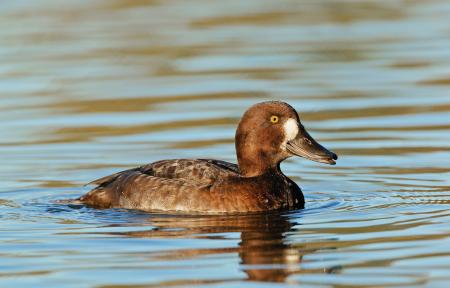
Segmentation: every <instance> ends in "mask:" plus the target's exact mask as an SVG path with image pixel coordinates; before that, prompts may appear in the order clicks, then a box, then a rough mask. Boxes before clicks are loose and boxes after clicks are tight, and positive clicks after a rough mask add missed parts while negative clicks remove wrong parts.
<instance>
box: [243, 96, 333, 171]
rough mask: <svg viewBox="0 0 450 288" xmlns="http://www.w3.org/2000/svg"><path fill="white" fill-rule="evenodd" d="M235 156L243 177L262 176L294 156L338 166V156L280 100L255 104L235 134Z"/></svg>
mask: <svg viewBox="0 0 450 288" xmlns="http://www.w3.org/2000/svg"><path fill="white" fill-rule="evenodd" d="M236 153H237V158H238V163H239V168H240V170H241V173H242V175H244V176H248V177H251V176H256V175H261V174H263V173H265V172H267V171H269V170H271V169H273V168H276V167H278V165H279V163H280V162H281V161H283V160H284V159H286V158H288V157H291V156H300V157H304V158H307V159H310V160H313V161H317V162H321V163H327V164H331V165H334V164H336V162H335V160H337V155H336V154H335V153H333V152H331V151H329V150H327V149H326V148H325V147H323V146H322V145H320V144H319V143H317V142H316V140H314V139H313V138H312V137H311V136H310V135H309V134H308V132H306V130H305V128H304V127H303V125H302V124H301V122H300V119H299V117H298V114H297V112H296V111H295V109H294V108H292V106H290V105H289V104H287V103H285V102H281V101H268V102H262V103H258V104H255V105H253V106H252V107H250V108H249V109H248V110H247V111H246V112H245V113H244V115H243V116H242V119H241V121H240V122H239V125H238V128H237V131H236Z"/></svg>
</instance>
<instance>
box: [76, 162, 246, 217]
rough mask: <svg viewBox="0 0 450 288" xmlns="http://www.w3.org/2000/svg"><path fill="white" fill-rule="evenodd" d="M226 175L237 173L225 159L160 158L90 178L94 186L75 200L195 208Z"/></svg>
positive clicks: (139, 206) (154, 207)
mask: <svg viewBox="0 0 450 288" xmlns="http://www.w3.org/2000/svg"><path fill="white" fill-rule="evenodd" d="M230 177H239V168H238V166H237V165H235V164H232V163H228V162H225V161H219V160H210V159H195V160H194V159H175V160H163V161H158V162H154V163H151V164H147V165H144V166H140V167H137V168H134V169H129V170H125V171H121V172H118V173H115V174H112V175H110V176H106V177H103V178H100V179H97V180H95V181H92V182H91V183H89V184H95V185H97V187H96V188H94V189H93V190H91V191H90V192H89V193H87V194H86V195H84V196H82V197H80V199H79V200H80V201H82V202H83V203H86V204H88V205H90V206H94V207H101V208H111V207H122V208H131V209H141V210H199V209H198V208H199V207H198V206H201V205H204V201H202V199H203V200H206V199H205V198H209V197H208V195H207V194H208V193H210V189H208V188H209V187H211V186H212V185H214V184H215V183H217V182H220V181H224V180H225V179H229V178H230ZM196 208H197V209H196ZM200 210H203V209H200Z"/></svg>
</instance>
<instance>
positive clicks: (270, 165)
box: [237, 151, 280, 177]
mask: <svg viewBox="0 0 450 288" xmlns="http://www.w3.org/2000/svg"><path fill="white" fill-rule="evenodd" d="M237 159H238V165H239V170H240V172H241V175H242V176H244V177H255V176H260V175H265V174H268V173H273V174H277V173H279V172H280V163H279V162H274V161H273V158H272V157H269V156H267V155H265V154H264V153H258V155H253V154H245V152H244V151H241V152H237Z"/></svg>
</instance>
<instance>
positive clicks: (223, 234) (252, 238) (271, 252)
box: [120, 214, 302, 282]
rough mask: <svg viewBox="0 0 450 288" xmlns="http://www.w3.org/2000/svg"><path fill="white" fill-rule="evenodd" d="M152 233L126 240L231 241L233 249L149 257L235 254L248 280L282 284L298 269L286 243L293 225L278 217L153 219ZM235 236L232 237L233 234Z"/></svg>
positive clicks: (294, 253)
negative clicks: (235, 239) (232, 241)
mask: <svg viewBox="0 0 450 288" xmlns="http://www.w3.org/2000/svg"><path fill="white" fill-rule="evenodd" d="M149 221H150V222H151V224H152V226H155V227H156V228H155V229H152V230H146V231H132V232H125V233H120V234H122V235H123V234H125V235H127V236H130V237H151V238H155V237H156V238H159V237H161V238H207V239H232V238H233V237H234V236H235V237H240V242H239V244H238V245H237V246H235V245H230V247H224V248H209V249H181V250H176V251H173V252H164V253H161V254H159V255H156V256H155V255H153V256H152V257H157V258H158V259H160V260H162V259H164V260H175V259H186V258H191V257H198V256H203V255H212V254H226V253H238V255H239V257H240V259H241V263H240V264H241V269H242V270H243V271H244V272H245V273H246V274H247V275H248V280H252V281H270V282H283V281H285V280H286V278H287V277H288V276H289V275H290V274H292V273H295V272H298V271H299V269H300V262H301V260H302V254H301V253H300V252H299V250H298V249H295V248H294V247H293V246H291V245H290V244H289V243H288V242H287V240H286V234H287V232H289V231H292V228H293V226H294V225H295V223H293V222H290V221H289V219H288V217H287V216H283V215H280V214H264V215H262V214H253V215H238V216H236V215H235V216H189V217H186V216H179V217H168V216H163V215H162V216H157V215H152V217H151V218H150V219H149ZM234 233H236V234H234Z"/></svg>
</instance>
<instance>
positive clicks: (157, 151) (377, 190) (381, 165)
mask: <svg viewBox="0 0 450 288" xmlns="http://www.w3.org/2000/svg"><path fill="white" fill-rule="evenodd" d="M0 8H1V9H0V11H1V12H0V24H3V26H4V27H5V29H0V58H1V60H2V61H1V62H2V66H1V67H0V75H1V77H0V111H1V113H0V121H1V123H2V125H0V134H1V135H2V138H1V139H0V159H1V160H0V161H1V165H0V181H1V183H2V186H1V187H0V191H1V192H0V207H1V213H0V218H1V220H2V221H0V233H1V235H2V238H3V239H4V241H3V243H4V245H2V247H1V248H0V258H1V261H0V262H1V263H2V264H1V265H0V286H2V287H3V286H5V287H9V286H11V287H21V286H23V287H25V286H26V287H29V286H30V285H34V286H52V285H56V286H57V287H60V286H61V285H63V284H64V285H68V283H69V282H71V283H77V284H79V285H80V286H83V285H84V286H89V287H92V286H95V287H153V286H155V287H160V286H199V285H225V286H226V285H229V286H233V287H234V286H246V285H247V284H248V286H250V285H251V284H252V283H249V282H247V281H252V282H257V283H256V285H258V287H259V286H262V285H264V284H265V282H276V285H280V286H281V285H284V284H286V285H289V284H293V285H296V284H297V285H309V286H315V285H317V286H319V287H323V286H325V287H349V286H354V287H355V286H356V287H375V286H377V287H382V286H383V287H384V286H403V287H411V286H414V285H416V286H422V285H428V286H434V287H446V286H448V283H449V282H450V278H449V277H448V271H449V269H450V266H449V264H448V263H450V262H449V259H450V242H449V239H450V234H449V233H450V232H449V229H448V224H449V223H450V215H449V213H448V212H447V211H448V209H449V207H448V205H449V204H450V197H449V196H450V194H449V191H450V188H449V187H450V182H449V181H450V180H449V179H450V166H449V165H450V162H449V161H448V159H450V156H449V155H450V146H449V144H448V143H450V142H449V141H450V138H449V137H450V133H449V131H450V98H449V94H450V90H449V89H450V81H449V79H450V78H449V75H450V69H449V67H450V60H449V59H450V49H449V47H450V40H449V39H450V38H449V37H448V36H449V35H450V34H449V29H448V23H449V21H448V20H449V19H448V15H450V14H449V13H450V10H449V5H448V3H447V1H439V0H434V1H412V0H408V1H376V2H375V1H334V0H330V1H271V0H249V1H233V0H232V1H225V2H218V1H213V2H211V1H204V0H195V1H179V0H173V1H172V0H171V1H153V0H139V1H128V0H114V1H90V2H79V1H78V2H64V4H62V3H60V2H58V3H56V2H54V1H50V0H41V1H38V2H29V3H25V2H20V1H19V2H14V1H9V2H4V3H1V4H0ZM273 99H282V100H285V101H287V102H289V103H291V104H292V105H293V106H295V107H296V108H297V110H298V111H299V113H300V117H301V119H302V121H303V123H304V125H305V127H306V128H307V129H308V130H309V131H310V132H311V134H312V135H313V136H314V137H315V138H317V139H318V140H320V142H321V143H323V144H324V145H325V146H326V147H329V148H330V149H332V150H333V151H336V152H337V153H338V154H339V157H340V158H339V161H338V165H336V166H334V167H326V166H321V165H319V164H316V163H311V162H308V161H306V160H303V159H291V160H289V161H286V163H284V164H283V167H282V168H283V171H285V172H286V174H287V175H289V176H291V177H292V178H293V179H294V180H295V181H296V182H298V184H299V185H300V186H301V187H302V188H303V190H304V193H305V197H306V201H307V206H306V209H305V210H302V211H293V212H290V213H285V214H281V215H280V214H268V215H246V216H239V217H238V216H223V217H220V216H214V217H209V216H208V217H203V216H192V217H180V216H176V215H175V216H174V215H152V214H150V215H149V214H141V213H139V212H135V211H134V212H132V211H131V212H130V211H123V210H119V211H116V210H93V209H88V208H86V207H73V206H64V205H56V204H54V200H55V199H64V198H74V197H77V196H79V195H81V194H83V193H84V192H86V190H87V189H88V188H84V187H83V185H84V184H85V183H87V182H89V181H91V180H92V179H95V178H98V177H101V176H104V175H106V174H110V173H112V172H116V171H118V170H123V169H127V168H129V167H133V166H137V165H141V164H144V163H147V162H151V161H156V160H160V159H163V158H219V159H223V160H227V161H235V155H234V145H233V144H234V130H235V128H236V125H237V123H238V121H239V118H240V116H241V115H242V113H243V111H244V110H245V109H246V108H247V107H248V106H250V105H252V104H254V103H255V102H258V101H263V100H273ZM3 239H2V240H3ZM87 271H89V273H87ZM88 274H89V275H88ZM19 276H20V277H19ZM253 284H255V283H253ZM269 284H271V283H269ZM272 284H273V283H272ZM68 286H69V285H68Z"/></svg>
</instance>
